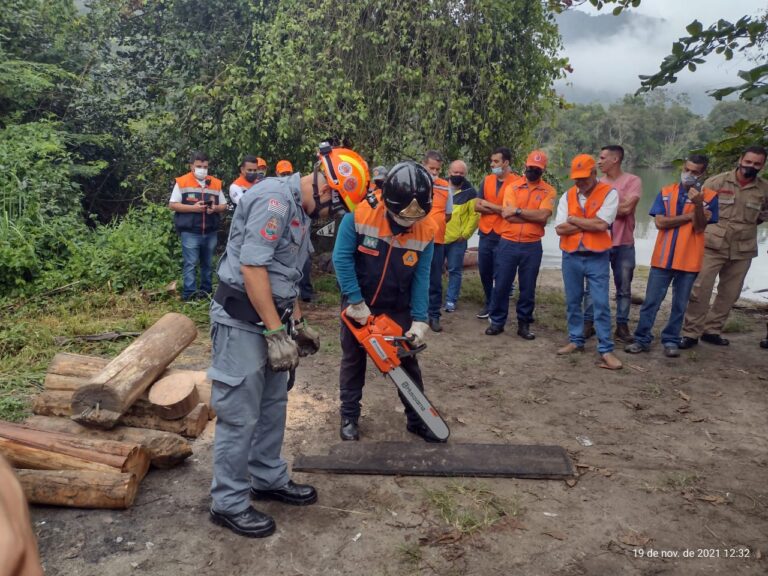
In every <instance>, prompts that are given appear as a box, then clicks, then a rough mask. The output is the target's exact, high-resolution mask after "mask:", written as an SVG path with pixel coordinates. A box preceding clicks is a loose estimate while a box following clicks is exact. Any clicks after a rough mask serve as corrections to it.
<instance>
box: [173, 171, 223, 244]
mask: <svg viewBox="0 0 768 576" xmlns="http://www.w3.org/2000/svg"><path fill="white" fill-rule="evenodd" d="M176 184H177V185H178V187H179V190H180V192H181V203H182V204H197V203H198V202H200V201H201V200H202V201H203V202H212V203H213V204H214V205H218V204H219V193H220V192H221V186H222V183H221V180H219V179H218V178H214V177H213V176H208V177H207V178H206V185H205V188H203V187H201V186H200V183H199V182H198V181H197V179H196V178H195V175H194V174H193V173H192V172H187V173H186V174H184V175H183V176H179V177H178V178H176ZM219 220H220V216H219V215H218V214H207V213H205V212H176V213H175V215H174V222H175V224H176V230H178V231H179V232H194V233H196V234H207V233H208V232H211V231H216V230H217V229H218V228H219Z"/></svg>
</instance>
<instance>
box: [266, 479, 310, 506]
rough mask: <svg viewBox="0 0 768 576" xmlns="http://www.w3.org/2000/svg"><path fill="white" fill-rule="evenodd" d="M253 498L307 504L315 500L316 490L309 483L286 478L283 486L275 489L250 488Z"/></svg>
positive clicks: (294, 504) (300, 504)
mask: <svg viewBox="0 0 768 576" xmlns="http://www.w3.org/2000/svg"><path fill="white" fill-rule="evenodd" d="M251 498H253V499H254V500H277V501H278V502H282V503H283V504H291V505H292V506H307V505H309V504H314V503H315V502H317V490H315V488H314V487H313V486H310V485H309V484H296V483H295V482H294V481H293V480H288V482H287V483H286V485H285V486H283V487H282V488H278V489H276V490H256V488H251Z"/></svg>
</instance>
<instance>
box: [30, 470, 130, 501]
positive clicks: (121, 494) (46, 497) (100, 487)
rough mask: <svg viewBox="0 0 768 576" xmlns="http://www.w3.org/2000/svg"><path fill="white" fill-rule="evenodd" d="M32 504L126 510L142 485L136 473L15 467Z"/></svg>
mask: <svg viewBox="0 0 768 576" xmlns="http://www.w3.org/2000/svg"><path fill="white" fill-rule="evenodd" d="M16 476H17V477H18V479H19V483H20V484H21V487H22V488H23V489H24V494H25V495H26V496H27V500H29V501H30V503H32V504H47V505H52V506H69V507H73V508H109V509H117V510H123V509H125V508H128V507H129V506H131V504H133V501H134V499H135V498H136V492H137V491H138V489H139V480H138V479H137V478H136V476H135V475H134V474H122V473H115V472H94V471H91V470H16Z"/></svg>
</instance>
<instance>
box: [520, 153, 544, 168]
mask: <svg viewBox="0 0 768 576" xmlns="http://www.w3.org/2000/svg"><path fill="white" fill-rule="evenodd" d="M547 161H548V159H547V154H546V153H545V152H544V151H543V150H534V151H533V152H531V153H530V154H528V158H526V160H525V165H526V166H535V167H536V168H541V169H542V170H546V169H547Z"/></svg>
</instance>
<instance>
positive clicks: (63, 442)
mask: <svg viewBox="0 0 768 576" xmlns="http://www.w3.org/2000/svg"><path fill="white" fill-rule="evenodd" d="M0 453H2V454H3V455H5V457H6V458H8V460H9V461H10V462H11V464H12V465H13V466H14V467H15V468H31V469H34V470H93V471H96V472H112V473H114V472H126V473H129V474H135V475H136V478H137V479H138V480H141V479H142V478H144V476H145V475H146V474H147V470H148V469H149V455H148V454H147V451H146V450H144V448H142V447H141V446H139V445H138V444H128V443H126V442H115V441H113V440H100V439H97V438H90V437H83V436H76V435H74V434H66V433H63V432H48V431H46V430H35V429H34V428H30V427H28V426H23V425H20V424H10V423H8V422H0Z"/></svg>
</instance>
